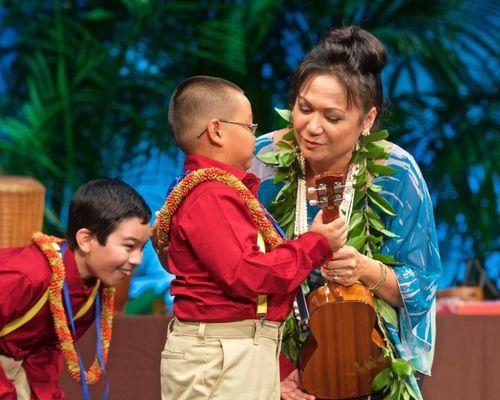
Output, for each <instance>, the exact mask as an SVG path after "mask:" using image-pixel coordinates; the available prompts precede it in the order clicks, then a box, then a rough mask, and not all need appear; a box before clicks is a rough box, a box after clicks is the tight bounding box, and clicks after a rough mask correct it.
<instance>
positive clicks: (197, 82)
mask: <svg viewBox="0 0 500 400" xmlns="http://www.w3.org/2000/svg"><path fill="white" fill-rule="evenodd" d="M231 90H236V91H238V92H240V93H244V92H243V90H242V89H241V88H240V87H239V86H238V85H236V84H234V83H232V82H229V81H227V80H225V79H222V78H216V77H213V76H202V75H200V76H193V77H191V78H188V79H186V80H185V81H183V82H182V83H181V84H180V85H179V86H177V88H176V89H175V91H174V93H173V94H172V96H171V97H170V104H169V108H168V122H169V125H170V129H171V130H172V133H173V135H174V138H175V141H176V142H177V144H178V145H179V147H180V148H181V149H183V150H186V147H188V146H187V145H186V143H187V139H189V138H186V137H185V134H186V132H187V131H188V130H189V129H193V128H196V127H197V125H199V123H198V124H197V121H199V120H200V119H202V118H204V119H206V122H208V121H209V120H210V119H212V118H226V119H228V118H231V117H232V114H233V113H234V112H235V108H236V104H235V103H234V102H233V98H234V97H233V96H232V93H231ZM233 104H234V106H233ZM204 122H205V121H204Z"/></svg>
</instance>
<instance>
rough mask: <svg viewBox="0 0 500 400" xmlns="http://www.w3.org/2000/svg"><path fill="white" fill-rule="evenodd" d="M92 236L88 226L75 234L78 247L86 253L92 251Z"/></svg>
mask: <svg viewBox="0 0 500 400" xmlns="http://www.w3.org/2000/svg"><path fill="white" fill-rule="evenodd" d="M92 238H93V236H92V234H91V233H90V231H89V230H88V229H87V228H81V229H78V231H77V232H76V235H75V239H76V243H77V244H78V248H79V249H80V250H81V251H82V252H84V253H88V252H90V243H91V241H92Z"/></svg>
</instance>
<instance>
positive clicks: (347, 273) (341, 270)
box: [321, 246, 362, 286]
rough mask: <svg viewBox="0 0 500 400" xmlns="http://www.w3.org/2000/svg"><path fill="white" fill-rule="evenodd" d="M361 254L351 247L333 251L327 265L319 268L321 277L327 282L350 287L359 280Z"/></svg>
mask: <svg viewBox="0 0 500 400" xmlns="http://www.w3.org/2000/svg"><path fill="white" fill-rule="evenodd" d="M361 257H362V255H361V253H359V252H358V251H357V250H356V249H355V248H354V247H352V246H343V247H341V248H340V249H339V250H337V251H335V252H334V253H333V255H332V259H331V260H330V262H328V264H325V265H324V266H322V267H321V276H323V278H324V279H325V280H326V281H328V282H334V283H340V284H341V285H344V286H350V285H352V284H353V283H355V282H356V281H358V280H359V279H360V275H361V262H360V260H361Z"/></svg>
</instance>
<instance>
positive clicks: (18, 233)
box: [0, 175, 45, 248]
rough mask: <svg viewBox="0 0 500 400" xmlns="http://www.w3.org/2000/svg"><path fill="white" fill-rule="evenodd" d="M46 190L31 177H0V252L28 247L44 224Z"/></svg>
mask: <svg viewBox="0 0 500 400" xmlns="http://www.w3.org/2000/svg"><path fill="white" fill-rule="evenodd" d="M44 198H45V187H44V186H43V185H42V184H41V183H40V182H38V181H37V180H35V179H33V178H30V177H27V176H5V175H3V176H0V248H1V247H19V246H26V245H27V244H29V243H30V242H31V236H32V234H33V232H35V231H40V230H41V229H42V224H43V210H44Z"/></svg>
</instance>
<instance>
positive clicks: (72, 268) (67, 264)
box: [63, 246, 96, 293]
mask: <svg viewBox="0 0 500 400" xmlns="http://www.w3.org/2000/svg"><path fill="white" fill-rule="evenodd" d="M63 263H64V269H65V270H66V281H67V282H68V288H69V291H70V293H87V292H90V291H92V289H93V287H94V285H95V283H96V280H95V279H92V280H91V281H89V282H86V283H87V284H85V282H84V281H83V279H82V277H81V276H80V273H79V272H78V267H77V266H76V259H75V254H74V253H73V252H72V251H71V250H70V248H69V246H66V250H65V251H64V254H63Z"/></svg>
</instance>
